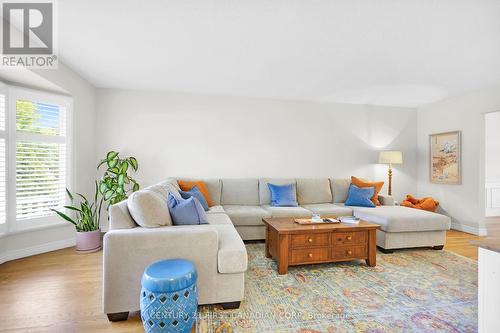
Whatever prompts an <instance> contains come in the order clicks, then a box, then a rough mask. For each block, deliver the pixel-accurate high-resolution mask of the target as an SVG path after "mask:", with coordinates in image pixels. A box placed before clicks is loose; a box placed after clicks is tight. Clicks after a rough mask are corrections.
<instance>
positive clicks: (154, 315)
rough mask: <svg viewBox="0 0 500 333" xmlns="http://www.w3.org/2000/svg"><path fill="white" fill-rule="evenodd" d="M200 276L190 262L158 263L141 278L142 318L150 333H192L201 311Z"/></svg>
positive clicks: (180, 260) (149, 267)
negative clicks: (199, 296)
mask: <svg viewBox="0 0 500 333" xmlns="http://www.w3.org/2000/svg"><path fill="white" fill-rule="evenodd" d="M197 279H198V273H196V268H195V267H194V264H193V263H192V262H191V261H188V260H183V259H170V260H161V261H157V262H155V263H153V264H151V265H150V266H148V267H147V268H146V270H145V271H144V274H143V275H142V281H141V283H142V289H141V318H142V323H143V325H144V330H145V331H146V332H147V333H156V332H168V333H173V332H175V333H189V332H190V331H191V328H192V327H193V324H194V322H195V320H196V315H197V311H198V290H197V288H196V280H197Z"/></svg>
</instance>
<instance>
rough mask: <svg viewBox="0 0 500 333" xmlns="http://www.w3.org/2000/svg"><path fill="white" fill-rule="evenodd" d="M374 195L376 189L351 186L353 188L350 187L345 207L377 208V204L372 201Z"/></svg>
mask: <svg viewBox="0 0 500 333" xmlns="http://www.w3.org/2000/svg"><path fill="white" fill-rule="evenodd" d="M374 193H375V187H357V186H356V185H353V184H351V186H349V193H348V194H347V200H346V202H345V203H344V205H346V206H358V207H375V204H374V203H373V201H372V200H371V198H372V197H373V194H374Z"/></svg>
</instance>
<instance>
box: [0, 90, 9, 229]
mask: <svg viewBox="0 0 500 333" xmlns="http://www.w3.org/2000/svg"><path fill="white" fill-rule="evenodd" d="M0 94H3V95H4V96H5V129H4V130H3V131H0V138H2V139H4V140H5V141H4V142H5V223H0V236H1V235H2V234H5V233H7V230H8V229H9V227H8V226H9V174H8V169H9V156H8V155H9V138H8V137H9V121H8V119H9V115H8V113H9V86H8V85H6V84H5V83H3V82H0Z"/></svg>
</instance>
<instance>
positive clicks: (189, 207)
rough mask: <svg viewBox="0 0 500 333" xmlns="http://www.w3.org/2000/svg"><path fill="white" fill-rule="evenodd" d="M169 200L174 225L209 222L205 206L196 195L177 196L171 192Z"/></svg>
mask: <svg viewBox="0 0 500 333" xmlns="http://www.w3.org/2000/svg"><path fill="white" fill-rule="evenodd" d="M167 202H168V210H169V212H170V216H171V217H172V223H173V224H174V225H193V224H208V220H207V215H206V214H205V211H204V210H203V206H202V205H201V203H200V202H199V201H198V199H196V198H195V197H190V198H189V199H182V198H176V197H175V196H174V195H173V194H172V193H170V192H169V193H168V199H167Z"/></svg>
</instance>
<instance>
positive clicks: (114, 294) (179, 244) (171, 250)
mask: <svg viewBox="0 0 500 333" xmlns="http://www.w3.org/2000/svg"><path fill="white" fill-rule="evenodd" d="M217 253H218V234H217V231H216V230H215V229H214V228H213V227H212V226H210V225H196V226H168V227H160V228H149V229H148V228H142V227H138V228H133V229H123V230H112V231H110V232H108V233H106V235H105V236H104V254H103V304H104V312H105V313H116V312H127V311H136V310H138V309H139V294H140V290H141V277H142V274H143V272H144V269H145V268H146V267H147V266H148V265H150V264H151V263H153V262H155V261H158V260H163V259H174V258H181V259H187V260H190V261H192V262H193V263H194V264H195V266H196V270H197V272H198V287H199V293H200V294H199V297H200V299H209V298H211V297H210V296H211V293H212V292H215V291H214V289H215V288H214V286H215V279H216V275H217Z"/></svg>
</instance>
